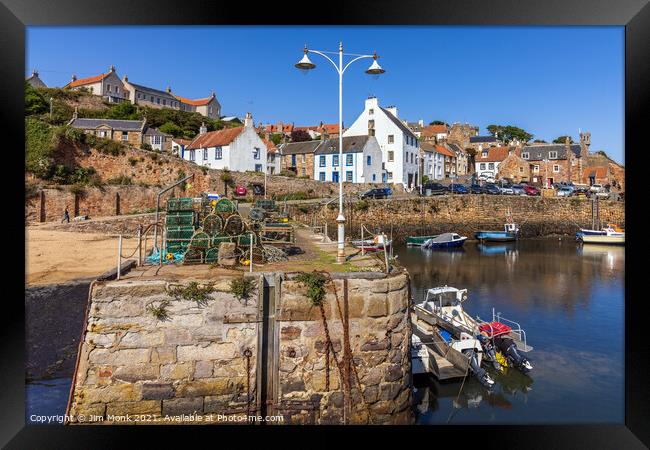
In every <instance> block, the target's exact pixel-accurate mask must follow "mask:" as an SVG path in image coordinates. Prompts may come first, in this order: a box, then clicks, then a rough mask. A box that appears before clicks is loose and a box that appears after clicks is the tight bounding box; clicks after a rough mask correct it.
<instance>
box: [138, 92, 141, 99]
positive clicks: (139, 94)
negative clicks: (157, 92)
mask: <svg viewBox="0 0 650 450" xmlns="http://www.w3.org/2000/svg"><path fill="white" fill-rule="evenodd" d="M141 98H142V94H141V93H139V92H138V100H139V99H141Z"/></svg>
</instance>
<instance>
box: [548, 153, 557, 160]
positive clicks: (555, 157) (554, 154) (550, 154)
mask: <svg viewBox="0 0 650 450" xmlns="http://www.w3.org/2000/svg"><path fill="white" fill-rule="evenodd" d="M548 157H549V159H557V152H548Z"/></svg>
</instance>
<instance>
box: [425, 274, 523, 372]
mask: <svg viewBox="0 0 650 450" xmlns="http://www.w3.org/2000/svg"><path fill="white" fill-rule="evenodd" d="M467 298H468V294H467V289H457V288H454V287H451V286H441V287H436V288H432V289H429V290H428V291H427V294H426V297H425V300H424V301H423V302H421V303H419V304H416V305H415V306H414V309H415V311H416V312H418V311H419V312H420V313H421V315H425V314H428V315H430V316H431V317H433V318H435V321H434V323H433V325H435V326H437V327H438V328H439V329H441V330H444V331H447V332H449V333H450V334H451V336H452V337H453V338H455V339H459V340H461V341H462V340H464V339H473V340H476V341H478V342H479V343H480V344H481V345H482V347H481V353H482V356H483V358H482V359H483V360H487V361H491V362H492V363H493V364H494V363H495V360H496V362H498V363H499V364H494V365H495V366H498V365H500V366H515V367H517V368H519V369H520V370H521V371H522V372H528V371H530V370H531V369H532V365H531V364H530V361H528V360H527V359H526V358H525V357H523V356H521V355H519V353H518V351H521V352H525V353H527V352H530V351H532V349H533V347H531V346H530V345H528V342H527V339H526V332H525V331H524V330H523V329H522V328H521V326H520V325H519V324H518V323H517V322H514V321H512V320H509V319H506V318H504V317H502V316H501V313H495V311H494V309H492V320H491V321H490V322H486V321H483V320H481V319H480V318H479V317H478V316H477V317H476V318H474V317H472V316H470V315H469V314H467V313H466V312H465V310H464V309H463V302H465V301H466V300H467ZM503 342H507V343H508V344H514V346H515V347H514V349H506V348H499V345H498V344H501V343H503ZM495 344H496V345H495ZM493 350H494V351H493Z"/></svg>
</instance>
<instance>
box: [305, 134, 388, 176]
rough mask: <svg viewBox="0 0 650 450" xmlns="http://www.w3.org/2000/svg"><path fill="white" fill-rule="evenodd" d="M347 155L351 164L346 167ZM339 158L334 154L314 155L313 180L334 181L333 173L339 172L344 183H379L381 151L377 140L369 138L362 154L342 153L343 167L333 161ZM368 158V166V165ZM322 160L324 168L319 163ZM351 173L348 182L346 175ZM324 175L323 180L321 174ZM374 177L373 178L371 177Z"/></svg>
mask: <svg viewBox="0 0 650 450" xmlns="http://www.w3.org/2000/svg"><path fill="white" fill-rule="evenodd" d="M348 155H352V164H351V165H348ZM338 157H339V154H338V153H335V154H318V153H317V154H315V155H314V173H313V177H314V180H319V181H335V180H334V172H339V171H341V172H340V173H341V176H342V177H343V181H344V182H351V183H381V158H382V155H381V149H380V148H379V144H378V143H377V139H375V138H373V137H370V138H369V139H368V140H367V141H366V145H365V146H364V148H363V152H356V153H343V165H342V166H341V164H339V163H337V165H334V161H335V160H337V159H338ZM368 157H370V164H368ZM323 160H324V166H321V161H323ZM348 172H352V180H348V178H347V173H348ZM323 173H324V179H323V178H322V177H321V174H323ZM373 175H374V177H373Z"/></svg>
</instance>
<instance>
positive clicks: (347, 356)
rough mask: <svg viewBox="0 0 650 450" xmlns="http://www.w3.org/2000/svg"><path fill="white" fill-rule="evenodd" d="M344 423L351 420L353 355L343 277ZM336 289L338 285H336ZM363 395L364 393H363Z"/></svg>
mask: <svg viewBox="0 0 650 450" xmlns="http://www.w3.org/2000/svg"><path fill="white" fill-rule="evenodd" d="M342 281H343V324H342V325H343V397H344V398H343V400H344V401H343V423H344V424H345V425H347V424H348V422H349V420H350V403H351V401H352V400H351V398H350V396H351V395H350V394H351V385H350V384H351V383H350V369H351V361H350V360H351V359H352V355H351V352H350V345H349V344H350V316H349V307H348V280H347V278H343V280H342ZM334 289H336V286H334ZM361 395H363V393H361Z"/></svg>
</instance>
